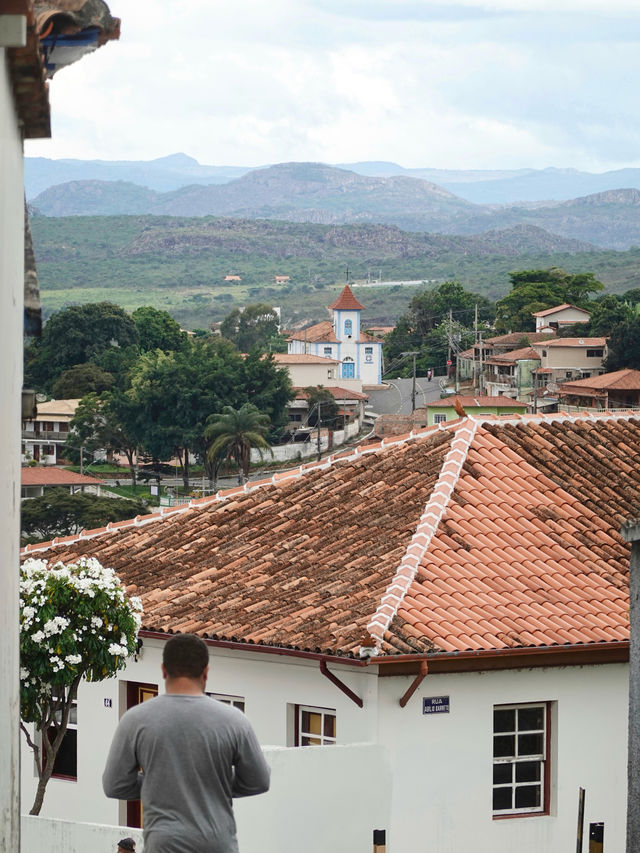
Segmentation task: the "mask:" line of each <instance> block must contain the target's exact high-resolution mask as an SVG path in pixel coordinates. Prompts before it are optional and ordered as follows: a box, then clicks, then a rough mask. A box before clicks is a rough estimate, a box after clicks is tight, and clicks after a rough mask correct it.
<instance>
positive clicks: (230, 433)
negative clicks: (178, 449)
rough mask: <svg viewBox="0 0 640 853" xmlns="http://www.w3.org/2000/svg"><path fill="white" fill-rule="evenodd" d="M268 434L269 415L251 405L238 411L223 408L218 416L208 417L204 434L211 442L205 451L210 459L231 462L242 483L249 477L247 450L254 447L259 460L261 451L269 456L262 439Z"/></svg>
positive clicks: (268, 449) (266, 443) (271, 451)
mask: <svg viewBox="0 0 640 853" xmlns="http://www.w3.org/2000/svg"><path fill="white" fill-rule="evenodd" d="M268 433H269V416H268V415H265V414H264V413H262V412H260V411H258V409H256V407H255V406H253V405H252V404H251V403H245V404H244V405H243V406H241V407H240V408H239V409H234V408H233V407H232V406H225V407H224V408H223V409H222V413H221V414H215V415H211V416H210V417H209V419H208V421H207V426H206V428H205V435H206V437H207V439H208V440H209V441H210V442H211V444H210V446H209V449H208V451H207V457H208V458H209V459H210V460H215V459H219V458H221V457H222V458H224V459H227V460H229V459H233V460H234V461H235V462H236V464H237V466H238V469H239V470H240V472H241V475H242V479H243V481H246V479H247V477H248V476H249V467H250V465H251V449H252V448H253V447H255V448H256V449H257V450H258V451H259V453H260V457H262V455H263V452H264V451H268V452H269V453H270V454H271V455H272V456H273V450H271V447H270V446H269V442H268V441H267V438H266V436H267V435H268Z"/></svg>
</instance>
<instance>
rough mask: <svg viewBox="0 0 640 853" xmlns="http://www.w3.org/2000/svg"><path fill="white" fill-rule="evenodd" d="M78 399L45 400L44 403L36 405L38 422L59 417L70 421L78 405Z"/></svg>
mask: <svg viewBox="0 0 640 853" xmlns="http://www.w3.org/2000/svg"><path fill="white" fill-rule="evenodd" d="M79 402H80V399H79V398H78V399H77V400H75V399H74V400H47V402H46V403H38V420H46V419H47V418H49V419H51V418H53V419H54V420H55V418H56V417H57V416H58V415H60V416H63V417H65V418H69V419H71V418H72V417H73V416H74V415H75V413H76V409H77V408H78V403H79Z"/></svg>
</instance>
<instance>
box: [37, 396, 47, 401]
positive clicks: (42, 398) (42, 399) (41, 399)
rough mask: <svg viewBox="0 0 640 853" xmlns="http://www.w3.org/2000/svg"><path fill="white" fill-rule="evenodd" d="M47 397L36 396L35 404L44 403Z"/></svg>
mask: <svg viewBox="0 0 640 853" xmlns="http://www.w3.org/2000/svg"><path fill="white" fill-rule="evenodd" d="M46 402H47V395H46V394H36V403H46Z"/></svg>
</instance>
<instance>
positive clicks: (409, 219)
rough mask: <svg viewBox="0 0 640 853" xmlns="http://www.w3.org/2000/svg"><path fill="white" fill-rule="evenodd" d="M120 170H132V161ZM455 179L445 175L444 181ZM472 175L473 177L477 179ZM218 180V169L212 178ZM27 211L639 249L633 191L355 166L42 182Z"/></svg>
mask: <svg viewBox="0 0 640 853" xmlns="http://www.w3.org/2000/svg"><path fill="white" fill-rule="evenodd" d="M185 160H186V161H190V158H185V156H184V155H175V156H174V157H173V158H165V161H170V162H169V164H167V163H166V162H164V161H163V162H164V167H166V168H167V170H168V171H172V173H173V174H176V173H177V172H178V171H179V169H178V167H180V168H186V167H187V166H188V165H189V163H188V162H185ZM52 162H61V161H52ZM158 162H159V161H153V163H155V164H158ZM193 162H194V163H195V161H193ZM120 165H122V164H120ZM139 165H140V167H141V172H140V174H139V175H137V176H136V178H137V180H138V181H142V180H144V175H145V172H144V168H146V167H147V166H149V164H148V163H147V164H144V163H143V164H139ZM128 166H129V167H131V168H133V166H132V164H131V163H130V164H128ZM374 166H375V167H376V168H377V170H378V171H384V170H385V168H387V169H389V168H391V166H386V165H385V164H373V165H372V166H371V170H372V171H373V170H374ZM169 167H171V168H169ZM196 167H198V168H201V169H205V168H212V169H214V168H216V167H199V164H197V163H195V166H193V167H192V168H193V170H195V171H196V172H197V169H196ZM412 171H416V170H412ZM418 171H419V170H418ZM423 171H425V172H426V171H427V170H423ZM634 171H637V172H638V176H640V170H625V172H634ZM462 174H463V173H459V172H458V173H449V177H450V178H451V177H460V176H461V175H462ZM471 174H472V177H473V178H476V177H478V175H479V173H471ZM507 174H508V173H507ZM576 174H581V173H576ZM582 174H584V173H582ZM609 174H615V173H609ZM500 176H502V177H500ZM220 177H221V173H219V174H218V179H219V178H220ZM600 177H601V176H600ZM530 178H531V176H530V175H527V174H522V173H519V174H518V175H517V176H516V177H512V178H506V177H505V173H503V172H501V173H495V177H494V178H493V179H492V181H490V183H491V182H493V181H494V180H495V181H497V182H501V181H502V182H504V181H507V180H520V181H525V182H526V181H527V180H528V179H530ZM531 179H532V178H531ZM476 183H477V184H482V183H486V181H482V180H479V181H476ZM450 185H451V184H450ZM469 185H471V183H470V184H469ZM638 185H640V181H638ZM31 205H32V208H33V209H35V210H36V211H37V212H39V213H41V214H43V215H46V216H95V215H101V216H104V215H121V214H128V215H144V214H152V215H159V216H226V217H239V218H244V219H271V220H286V221H289V222H308V223H315V224H324V225H343V224H353V223H371V224H383V225H391V226H395V227H397V228H401V229H403V230H406V231H415V232H428V233H439V234H448V235H459V236H472V235H478V234H482V233H484V232H486V231H496V230H498V231H499V230H504V229H506V228H513V227H516V226H524V225H527V226H532V227H533V228H534V229H538V234H539V237H540V238H541V239H543V242H544V240H545V239H547V238H543V233H542V232H545V231H546V232H550V233H551V234H553V235H556V236H557V237H560V238H564V239H567V240H573V241H577V242H578V243H579V244H582V247H583V248H584V245H585V244H592V246H597V247H600V248H606V249H616V250H625V249H628V248H629V247H631V246H633V245H640V192H639V191H638V189H635V188H633V187H630V188H622V189H620V188H616V189H609V190H606V191H603V192H598V193H592V194H590V195H587V196H584V197H580V198H576V199H571V200H569V201H551V202H546V203H542V202H539V201H537V202H534V201H531V202H528V203H521V204H509V205H489V204H475V203H472V202H470V201H468V200H467V199H465V198H462V197H461V196H460V195H458V194H455V193H453V192H451V190H450V189H448V188H446V187H444V186H442V185H440V184H437V183H434V182H432V181H429V180H427V179H426V177H423V176H422V177H415V176H409V175H407V174H403V175H399V176H380V175H377V176H367V175H363V174H359V173H358V172H356V171H354V170H353V169H351V170H349V169H343V168H337V167H335V166H327V165H324V164H321V163H282V164H278V165H275V166H270V167H266V168H263V169H255V170H251V171H246V172H245V174H243V175H241V176H240V177H235V178H232V179H230V180H227V181H226V183H217V184H212V183H209V184H201V183H194V182H191V183H190V184H188V185H187V186H182V187H180V188H178V189H173V190H169V191H160V190H157V189H153V188H151V187H149V186H143V185H142V184H141V183H134V182H132V181H122V180H118V181H113V180H88V179H87V180H84V179H83V180H74V181H69V182H66V183H62V184H57V185H54V186H50V187H49V188H48V189H45V190H44V191H43V192H41V193H39V194H38V195H37V196H35V197H33V198H31ZM583 248H581V249H578V250H577V251H581V250H583Z"/></svg>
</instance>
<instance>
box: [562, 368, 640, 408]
mask: <svg viewBox="0 0 640 853" xmlns="http://www.w3.org/2000/svg"><path fill="white" fill-rule="evenodd" d="M558 399H559V401H560V405H567V406H579V407H580V408H585V409H627V408H634V409H637V408H640V370H633V369H632V368H630V367H625V368H623V369H622V370H614V371H613V372H612V373H602V374H598V375H596V376H590V377H588V378H585V379H578V380H575V381H566V382H563V383H562V385H560V386H559V388H558Z"/></svg>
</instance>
